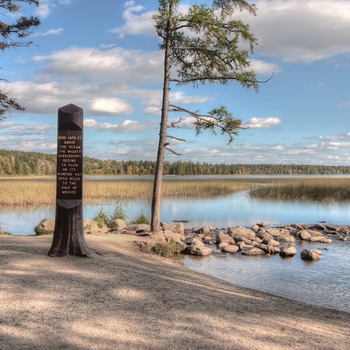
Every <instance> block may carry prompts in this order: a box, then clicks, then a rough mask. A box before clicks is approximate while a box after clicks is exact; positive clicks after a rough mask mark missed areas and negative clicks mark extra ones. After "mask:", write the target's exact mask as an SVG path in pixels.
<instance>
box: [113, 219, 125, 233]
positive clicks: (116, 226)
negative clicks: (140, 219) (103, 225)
mask: <svg viewBox="0 0 350 350" xmlns="http://www.w3.org/2000/svg"><path fill="white" fill-rule="evenodd" d="M126 226H128V224H127V223H126V221H125V220H122V219H114V220H112V221H111V222H110V223H109V228H110V229H111V231H118V230H123V229H124V228H125V227H126Z"/></svg>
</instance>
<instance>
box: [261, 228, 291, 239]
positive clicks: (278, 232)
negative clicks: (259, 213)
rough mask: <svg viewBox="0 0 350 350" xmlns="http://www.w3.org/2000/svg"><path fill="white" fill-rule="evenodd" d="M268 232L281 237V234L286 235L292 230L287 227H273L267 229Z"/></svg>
mask: <svg viewBox="0 0 350 350" xmlns="http://www.w3.org/2000/svg"><path fill="white" fill-rule="evenodd" d="M266 231H267V232H268V233H270V234H271V235H272V236H273V237H275V238H276V237H277V238H279V237H281V236H285V235H289V234H290V232H289V231H288V230H287V229H285V228H276V227H272V228H268V229H267V230H266Z"/></svg>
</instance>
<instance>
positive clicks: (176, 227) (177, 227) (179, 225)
mask: <svg viewBox="0 0 350 350" xmlns="http://www.w3.org/2000/svg"><path fill="white" fill-rule="evenodd" d="M170 230H171V231H174V232H176V233H179V234H180V235H185V228H184V224H183V223H182V222H178V223H177V224H175V225H171V226H170Z"/></svg>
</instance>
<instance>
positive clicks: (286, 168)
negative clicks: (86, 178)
mask: <svg viewBox="0 0 350 350" xmlns="http://www.w3.org/2000/svg"><path fill="white" fill-rule="evenodd" d="M83 163H84V174H85V175H154V171H155V165H156V162H155V161H145V160H138V161H131V160H128V161H125V160H121V161H116V160H112V159H108V160H100V159H96V158H90V157H84V161H83ZM55 173H56V155H55V154H44V153H39V152H23V151H10V150H4V149H0V175H1V176H29V175H31V176H43V175H44V176H45V175H55ZM284 174H285V175H295V174H316V175H317V174H320V175H321V174H350V166H326V165H305V164H304V165H303V164H299V165H297V164H210V163H193V162H183V161H177V162H173V163H170V162H165V164H164V175H284Z"/></svg>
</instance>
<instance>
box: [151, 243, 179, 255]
mask: <svg viewBox="0 0 350 350" xmlns="http://www.w3.org/2000/svg"><path fill="white" fill-rule="evenodd" d="M151 251H152V253H154V254H156V255H160V256H163V257H164V258H171V257H172V256H173V255H175V254H180V253H181V252H182V247H181V245H180V244H179V243H177V242H176V241H174V240H173V239H172V240H171V241H170V242H167V243H162V242H158V243H157V244H156V245H155V246H154V247H153V248H152V249H151Z"/></svg>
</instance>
